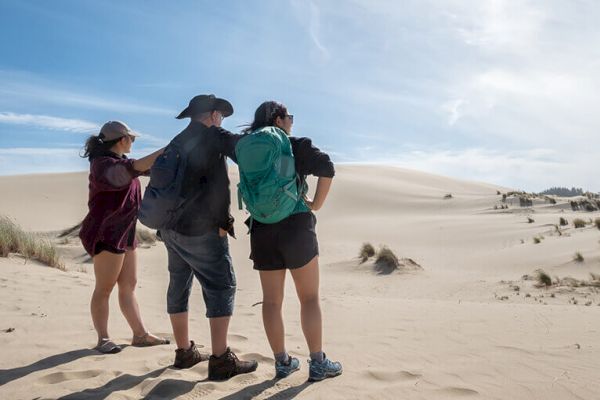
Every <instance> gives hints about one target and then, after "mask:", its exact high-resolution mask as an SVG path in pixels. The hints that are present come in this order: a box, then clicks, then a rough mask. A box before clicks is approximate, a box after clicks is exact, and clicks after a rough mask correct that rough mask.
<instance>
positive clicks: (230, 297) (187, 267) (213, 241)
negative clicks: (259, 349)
mask: <svg viewBox="0 0 600 400" xmlns="http://www.w3.org/2000/svg"><path fill="white" fill-rule="evenodd" d="M231 114H233V107H232V105H231V103H229V102H228V101H227V100H225V99H220V98H218V97H215V96H214V95H212V94H210V95H205V94H203V95H199V96H196V97H194V98H193V99H192V100H190V103H189V105H188V106H187V107H186V108H185V109H184V110H183V111H182V112H181V113H180V114H179V115H178V116H177V117H176V118H178V119H182V118H190V123H189V125H188V126H187V127H186V128H185V129H184V130H183V131H182V132H181V133H180V134H179V135H177V136H176V137H175V138H174V139H173V141H175V140H177V141H180V143H181V144H182V145H183V147H184V148H186V144H187V143H190V146H193V148H190V149H189V153H188V154H190V155H189V156H188V159H187V168H186V170H185V173H184V180H183V185H182V191H181V193H180V197H181V198H183V199H185V200H186V201H187V202H188V203H184V204H186V206H185V210H184V211H183V214H182V215H181V217H180V218H179V219H178V220H177V221H176V222H175V224H174V226H173V228H171V229H161V230H160V236H161V238H162V240H163V241H164V243H165V246H166V248H167V253H168V256H169V261H168V263H169V276H170V281H169V288H168V291H167V311H168V313H169V316H170V318H171V324H172V326H173V334H174V336H175V341H176V343H177V347H178V348H177V350H176V351H175V363H174V366H175V367H177V368H190V367H191V366H193V365H195V364H197V363H199V362H201V361H205V360H207V359H208V360H209V363H208V377H209V379H212V380H222V379H228V378H230V377H232V376H234V375H238V374H242V373H248V372H252V371H254V370H256V367H257V365H258V364H257V362H256V361H241V360H239V359H238V358H237V357H236V355H235V354H234V353H233V352H232V351H231V350H230V349H229V347H228V346H227V330H228V327H229V320H230V318H231V315H232V313H233V306H234V298H235V290H236V280H235V273H234V270H233V265H232V262H231V256H230V255H229V245H228V238H227V234H228V233H229V234H230V235H232V236H233V217H232V216H231V214H230V212H229V207H230V203H231V195H230V191H229V178H228V176H227V161H226V157H230V158H232V159H234V160H235V154H234V149H235V144H236V143H237V141H238V139H239V137H240V135H235V134H233V133H231V132H228V131H226V130H225V129H223V128H221V123H222V121H223V119H224V118H226V117H229V116H230V115H231ZM198 135H200V138H199V140H198ZM192 138H194V140H192ZM194 143H195V144H194ZM194 276H196V278H197V279H198V281H199V282H200V285H201V286H202V295H203V297H204V302H205V304H206V317H207V318H208V319H209V322H210V332H211V344H212V355H210V357H209V356H208V354H203V353H200V352H199V351H198V349H197V347H196V345H195V344H194V342H193V341H192V340H190V338H189V331H188V299H189V295H190V289H191V286H192V282H193V277H194Z"/></svg>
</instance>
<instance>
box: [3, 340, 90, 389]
mask: <svg viewBox="0 0 600 400" xmlns="http://www.w3.org/2000/svg"><path fill="white" fill-rule="evenodd" d="M99 354H100V353H98V352H97V351H95V350H92V349H79V350H72V351H68V352H66V353H62V354H55V355H53V356H50V357H46V358H44V359H42V360H39V361H36V362H34V363H32V364H29V365H26V366H24V367H18V368H11V369H1V370H0V385H4V384H6V383H8V382H12V381H14V380H15V379H19V378H22V377H24V376H26V375H29V374H31V373H33V372H37V371H42V370H45V369H49V368H54V367H56V366H58V365H61V364H67V363H70V362H71V361H75V360H77V359H79V358H82V357H87V356H92V355H99Z"/></svg>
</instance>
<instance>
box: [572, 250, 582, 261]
mask: <svg viewBox="0 0 600 400" xmlns="http://www.w3.org/2000/svg"><path fill="white" fill-rule="evenodd" d="M573 261H575V262H579V263H581V262H583V261H584V258H583V255H581V253H580V252H576V253H575V255H574V256H573Z"/></svg>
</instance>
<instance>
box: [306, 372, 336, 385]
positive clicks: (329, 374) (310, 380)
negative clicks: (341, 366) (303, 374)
mask: <svg viewBox="0 0 600 400" xmlns="http://www.w3.org/2000/svg"><path fill="white" fill-rule="evenodd" d="M342 372H343V370H339V371H337V372H329V373H327V374H325V376H322V377H321V376H319V377H314V376H309V377H308V381H309V382H320V381H322V380H325V379H327V378H335V377H336V376H340V375H341V374H342Z"/></svg>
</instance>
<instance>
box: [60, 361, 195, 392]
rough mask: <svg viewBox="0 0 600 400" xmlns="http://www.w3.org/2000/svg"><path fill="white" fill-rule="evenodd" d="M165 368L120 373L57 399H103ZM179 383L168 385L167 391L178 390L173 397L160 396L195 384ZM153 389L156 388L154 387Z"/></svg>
mask: <svg viewBox="0 0 600 400" xmlns="http://www.w3.org/2000/svg"><path fill="white" fill-rule="evenodd" d="M167 368H168V367H163V368H159V369H156V370H154V371H150V372H148V373H147V374H144V375H139V376H136V375H129V374H123V375H120V376H118V377H116V378H115V379H113V380H111V381H109V382H107V383H105V384H104V385H102V386H100V387H97V388H92V389H85V390H82V391H80V392H75V393H71V394H68V395H66V396H63V397H59V400H75V399H105V398H106V397H108V396H109V395H110V394H111V393H113V392H117V391H119V390H127V389H131V388H132V387H135V386H137V385H138V384H140V383H141V382H143V381H145V380H146V379H148V378H156V377H157V376H159V375H160V374H162V373H163V371H165V370H166V369H167ZM166 381H174V379H165V382H166ZM161 383H162V382H161ZM161 383H159V384H158V385H157V387H158V386H161ZM179 383H180V385H172V384H170V385H169V391H174V390H177V391H178V392H177V393H174V394H173V397H161V398H164V399H170V398H174V397H177V396H181V395H182V394H184V393H187V392H189V391H190V390H192V389H193V388H194V385H195V384H194V383H193V382H186V381H179ZM180 386H181V387H180ZM154 389H156V387H155V388H154ZM154 389H153V390H154ZM169 394H170V393H169ZM148 397H149V396H148Z"/></svg>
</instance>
